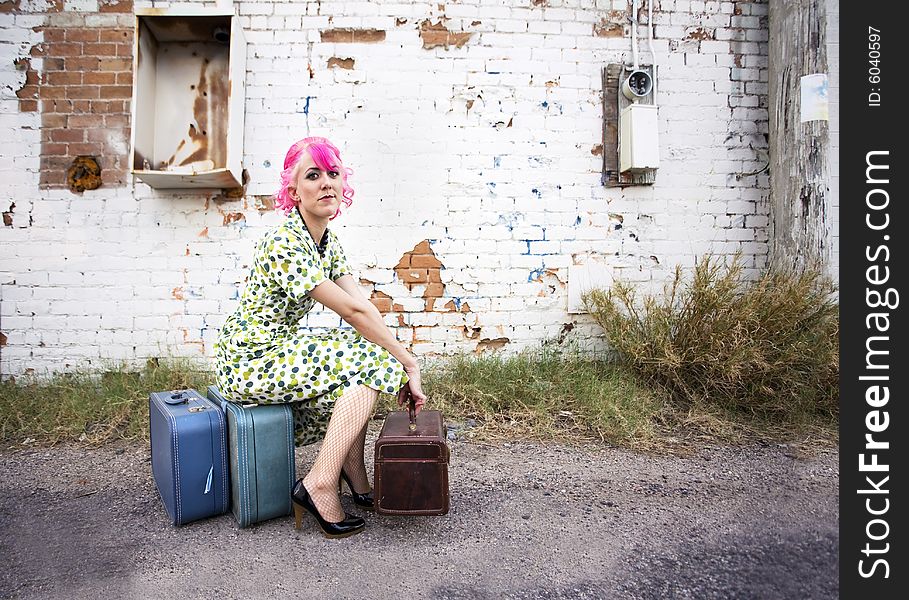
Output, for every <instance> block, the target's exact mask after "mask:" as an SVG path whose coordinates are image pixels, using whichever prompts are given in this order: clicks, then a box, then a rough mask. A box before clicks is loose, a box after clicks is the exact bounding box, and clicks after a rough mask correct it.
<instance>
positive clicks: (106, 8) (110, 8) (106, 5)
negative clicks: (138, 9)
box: [98, 0, 133, 13]
mask: <svg viewBox="0 0 909 600" xmlns="http://www.w3.org/2000/svg"><path fill="white" fill-rule="evenodd" d="M98 12H103V13H108V12H112V13H131V12H133V0H100V1H99V2H98Z"/></svg>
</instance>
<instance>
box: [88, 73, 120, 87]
mask: <svg viewBox="0 0 909 600" xmlns="http://www.w3.org/2000/svg"><path fill="white" fill-rule="evenodd" d="M117 75H118V74H117V73H111V72H109V71H96V72H92V73H84V74H83V75H82V81H83V82H85V83H87V84H97V85H114V84H115V83H117Z"/></svg>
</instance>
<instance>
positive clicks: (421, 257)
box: [410, 254, 442, 269]
mask: <svg viewBox="0 0 909 600" xmlns="http://www.w3.org/2000/svg"><path fill="white" fill-rule="evenodd" d="M410 266H411V267H414V268H427V269H440V268H441V267H442V263H441V262H439V259H438V258H436V257H435V255H433V254H413V255H411V257H410Z"/></svg>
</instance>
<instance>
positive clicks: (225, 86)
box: [132, 9, 246, 188]
mask: <svg viewBox="0 0 909 600" xmlns="http://www.w3.org/2000/svg"><path fill="white" fill-rule="evenodd" d="M238 21H239V19H238V18H237V17H235V16H234V15H233V14H224V13H217V12H214V13H212V12H199V11H194V12H191V13H180V14H177V13H174V12H170V11H168V10H166V9H146V10H138V11H137V15H136V23H137V25H136V34H137V35H136V38H137V39H136V44H135V51H136V57H135V60H136V65H137V69H136V76H135V79H134V88H133V96H134V99H133V107H134V109H133V123H134V126H133V131H134V135H133V140H132V142H133V143H132V147H133V158H132V168H133V173H134V174H135V175H136V176H137V177H138V178H139V179H141V180H142V181H144V182H146V183H147V184H149V185H151V186H152V187H156V188H185V187H226V188H233V187H239V186H241V185H242V144H243V116H244V112H245V106H244V104H245V86H244V84H245V72H246V42H245V39H244V38H243V35H242V31H241V28H240V26H239V22H238ZM238 32H239V33H238ZM235 53H236V55H235Z"/></svg>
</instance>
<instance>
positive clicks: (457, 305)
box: [452, 296, 461, 310]
mask: <svg viewBox="0 0 909 600" xmlns="http://www.w3.org/2000/svg"><path fill="white" fill-rule="evenodd" d="M452 300H454V305H455V309H456V310H461V298H460V297H459V296H458V297H454V298H452Z"/></svg>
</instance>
